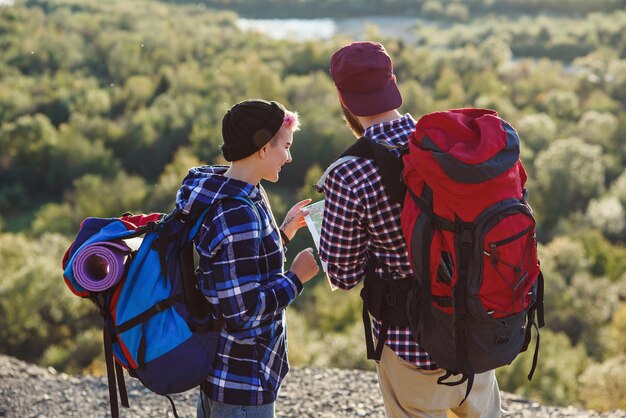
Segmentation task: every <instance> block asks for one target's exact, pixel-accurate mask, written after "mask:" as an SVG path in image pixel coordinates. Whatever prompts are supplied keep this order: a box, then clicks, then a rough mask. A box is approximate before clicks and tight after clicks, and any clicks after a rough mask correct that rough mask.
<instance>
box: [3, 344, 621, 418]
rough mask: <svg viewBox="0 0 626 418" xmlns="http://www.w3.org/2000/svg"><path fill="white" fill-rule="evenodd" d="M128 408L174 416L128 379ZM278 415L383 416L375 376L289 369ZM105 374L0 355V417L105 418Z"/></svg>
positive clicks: (521, 402) (179, 403) (551, 410)
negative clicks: (69, 371)
mask: <svg viewBox="0 0 626 418" xmlns="http://www.w3.org/2000/svg"><path fill="white" fill-rule="evenodd" d="M126 383H127V385H128V391H129V402H130V409H126V408H122V409H121V416H122V417H124V418H155V417H173V416H174V415H173V413H172V411H171V409H170V404H169V402H168V401H167V399H166V398H164V397H161V396H158V395H155V394H153V393H151V392H149V391H148V390H147V389H145V388H143V387H142V386H141V385H139V384H138V383H137V381H136V379H132V378H127V379H126ZM196 396H197V391H190V392H185V393H182V394H178V395H174V401H175V403H176V408H177V410H178V413H179V415H180V417H181V418H182V417H185V418H194V417H195V400H196ZM502 397H503V406H504V408H505V409H506V410H507V411H508V414H507V415H506V417H507V418H522V417H528V418H531V417H532V418H564V417H579V418H591V417H594V418H595V417H603V418H608V417H612V418H613V417H614V418H626V411H615V412H611V413H603V414H600V413H597V412H591V411H583V410H579V409H576V408H573V407H568V408H557V407H546V406H542V405H539V404H537V403H533V402H529V401H527V400H525V399H523V398H520V397H518V396H515V395H511V394H507V393H503V394H502ZM276 412H277V416H279V417H290V418H300V417H310V418H331V417H377V418H378V417H380V418H382V417H384V410H383V404H382V401H381V397H380V394H379V392H378V387H377V383H376V374H375V373H373V372H363V371H358V370H340V369H296V370H292V371H291V372H290V373H289V375H288V376H287V378H286V379H285V382H284V384H283V387H282V389H281V393H280V396H279V398H278V401H277V403H276ZM109 416H110V412H109V401H108V389H107V383H106V379H105V378H100V377H73V376H68V375H66V374H63V373H57V372H56V371H55V370H54V369H52V368H49V369H45V368H40V367H37V366H34V365H31V364H27V363H24V362H22V361H20V360H17V359H14V358H12V357H7V356H2V355H0V417H7V418H61V417H63V418H65V417H80V418H100V417H109Z"/></svg>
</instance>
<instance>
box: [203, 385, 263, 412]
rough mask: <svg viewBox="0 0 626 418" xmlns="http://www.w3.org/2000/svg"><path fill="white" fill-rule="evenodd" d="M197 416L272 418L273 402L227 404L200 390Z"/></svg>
mask: <svg viewBox="0 0 626 418" xmlns="http://www.w3.org/2000/svg"><path fill="white" fill-rule="evenodd" d="M196 410H197V412H196V417H197V418H274V402H272V403H268V404H265V405H229V404H226V403H222V402H216V401H214V400H212V399H209V398H207V397H206V395H205V394H204V393H203V392H202V391H200V394H199V395H198V401H197V403H196Z"/></svg>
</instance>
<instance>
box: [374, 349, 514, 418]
mask: <svg viewBox="0 0 626 418" xmlns="http://www.w3.org/2000/svg"><path fill="white" fill-rule="evenodd" d="M376 369H377V370H378V383H379V385H380V390H381V392H382V395H383V401H384V402H385V411H386V413H387V417H389V418H409V417H410V418H413V417H421V418H446V417H447V418H455V417H458V418H497V417H501V416H502V412H501V409H500V390H499V388H498V382H497V381H496V376H495V372H494V371H493V370H491V371H489V372H485V373H480V374H477V375H475V376H474V385H473V386H472V390H471V392H470V394H469V396H468V397H467V399H466V400H465V402H463V404H462V405H460V406H459V403H460V402H461V401H462V400H463V398H464V397H465V390H466V389H467V382H466V383H463V384H461V385H459V386H445V385H440V384H438V383H437V379H438V378H439V377H440V376H443V374H444V373H445V371H444V370H442V369H438V370H422V369H418V368H417V367H415V366H414V365H412V364H411V363H408V362H406V361H404V360H402V359H401V358H400V357H398V356H397V355H396V354H395V353H394V352H393V351H392V350H391V349H390V348H389V347H387V346H385V347H384V349H383V353H382V356H381V358H380V362H379V363H378V364H377V365H376ZM455 378H456V376H453V377H452V378H451V379H455Z"/></svg>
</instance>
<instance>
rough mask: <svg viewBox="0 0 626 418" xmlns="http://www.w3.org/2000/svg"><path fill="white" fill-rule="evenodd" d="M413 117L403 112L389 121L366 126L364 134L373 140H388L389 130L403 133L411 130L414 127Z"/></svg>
mask: <svg viewBox="0 0 626 418" xmlns="http://www.w3.org/2000/svg"><path fill="white" fill-rule="evenodd" d="M416 123H417V122H415V119H413V116H411V115H410V114H409V113H405V114H404V115H403V116H402V117H400V118H398V119H394V120H391V121H389V122H383V123H379V124H376V125H372V126H368V127H367V128H365V133H364V136H367V137H369V138H372V139H373V140H376V141H378V140H381V139H384V140H388V139H389V137H390V133H391V132H395V133H401V132H402V133H404V132H407V131H413V129H415V124H416Z"/></svg>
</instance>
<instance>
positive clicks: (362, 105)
mask: <svg viewBox="0 0 626 418" xmlns="http://www.w3.org/2000/svg"><path fill="white" fill-rule="evenodd" d="M341 97H342V99H343V103H344V105H345V106H346V107H347V108H348V110H349V111H350V112H351V113H353V114H355V115H356V116H371V115H377V114H379V113H383V112H387V111H389V110H394V109H398V108H399V107H400V106H402V95H401V94H400V90H398V86H397V84H396V83H395V82H393V81H392V82H390V83H389V84H388V85H387V87H385V88H384V89H383V90H379V91H376V92H372V93H351V92H345V91H342V92H341Z"/></svg>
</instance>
